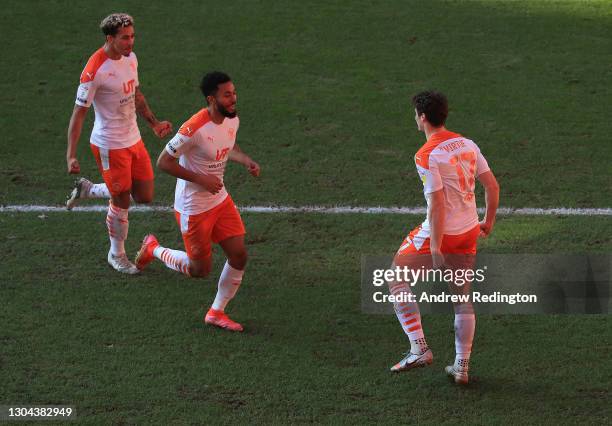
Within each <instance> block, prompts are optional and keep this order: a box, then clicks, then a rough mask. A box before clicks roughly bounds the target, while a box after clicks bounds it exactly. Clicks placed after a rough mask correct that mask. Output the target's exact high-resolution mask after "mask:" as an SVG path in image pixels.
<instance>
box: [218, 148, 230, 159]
mask: <svg viewBox="0 0 612 426" xmlns="http://www.w3.org/2000/svg"><path fill="white" fill-rule="evenodd" d="M229 150H230V149H229V148H223V149H222V150H217V156H216V157H215V158H216V160H217V161H220V160H223V159H224V158H225V157H227V153H228V152H229Z"/></svg>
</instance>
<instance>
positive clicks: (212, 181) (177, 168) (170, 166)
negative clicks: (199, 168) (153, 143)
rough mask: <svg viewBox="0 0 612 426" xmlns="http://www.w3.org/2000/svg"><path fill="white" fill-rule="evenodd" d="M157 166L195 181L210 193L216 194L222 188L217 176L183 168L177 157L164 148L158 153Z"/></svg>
mask: <svg viewBox="0 0 612 426" xmlns="http://www.w3.org/2000/svg"><path fill="white" fill-rule="evenodd" d="M157 167H158V168H159V169H160V170H162V171H163V172H166V173H168V174H169V175H171V176H174V177H177V178H179V179H183V180H188V181H189V182H193V183H197V184H198V185H200V186H202V187H204V189H206V190H207V191H208V192H210V193H211V194H216V193H217V192H219V191H221V189H222V188H223V183H222V182H221V180H220V179H219V178H218V177H217V176H214V175H207V174H201V173H195V172H192V171H191V170H188V169H186V168H184V167H183V166H181V165H180V164H179V163H178V159H177V158H175V157H173V156H172V155H170V154H168V152H167V151H166V150H165V149H164V150H163V151H162V152H161V154H159V158H158V159H157Z"/></svg>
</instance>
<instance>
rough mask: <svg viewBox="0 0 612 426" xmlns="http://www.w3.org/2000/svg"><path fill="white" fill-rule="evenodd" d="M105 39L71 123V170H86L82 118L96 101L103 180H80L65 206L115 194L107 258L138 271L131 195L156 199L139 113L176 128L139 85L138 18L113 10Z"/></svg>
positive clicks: (160, 129) (159, 131)
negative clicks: (130, 251)
mask: <svg viewBox="0 0 612 426" xmlns="http://www.w3.org/2000/svg"><path fill="white" fill-rule="evenodd" d="M100 28H101V29H102V33H103V34H104V36H105V43H104V46H102V47H101V48H100V49H98V50H97V51H96V52H95V53H94V54H93V55H92V56H91V57H90V58H89V61H87V65H85V69H84V70H83V72H82V74H81V81H80V85H79V88H78V91H77V97H76V102H75V103H76V105H75V106H74V109H73V111H72V116H71V117H70V124H69V125H68V148H67V152H66V162H67V166H68V173H70V174H78V173H80V172H81V167H80V165H79V161H78V160H77V158H76V151H77V144H78V142H79V138H80V137H81V130H82V128H83V122H84V121H85V116H86V115H87V111H89V107H90V106H91V105H92V104H93V106H94V110H95V113H96V118H95V122H94V126H93V130H92V132H91V138H90V143H91V151H92V152H93V154H94V157H95V159H96V162H97V164H98V168H99V170H100V173H101V174H102V178H103V179H104V183H99V184H93V183H92V182H90V181H89V180H87V179H85V178H81V179H79V180H77V181H76V183H75V187H74V189H73V190H72V193H71V194H70V196H69V197H68V201H67V202H66V207H67V208H68V209H69V210H70V209H72V208H73V207H74V206H75V205H76V204H77V203H78V202H79V201H80V200H81V199H83V198H110V199H111V201H110V203H109V207H108V214H107V216H106V224H107V228H108V234H109V238H110V245H111V247H110V250H109V252H108V263H109V264H110V265H111V266H112V267H113V268H115V269H116V270H117V271H119V272H123V273H127V274H136V273H138V269H137V268H136V267H135V266H134V264H132V263H131V262H130V261H129V260H128V258H127V256H126V254H125V247H124V242H125V240H126V239H127V235H128V209H129V207H130V199H131V198H133V199H134V201H136V202H138V203H149V202H151V201H152V199H153V168H152V167H151V160H150V158H149V153H148V152H147V149H146V148H145V146H144V143H143V142H142V139H141V137H140V131H139V130H138V124H137V122H136V113H138V114H139V115H140V116H141V117H142V118H144V119H145V120H146V121H147V123H148V124H149V126H151V129H153V132H154V133H155V135H156V136H158V137H159V138H163V137H165V136H166V135H168V134H170V132H172V124H171V123H170V122H168V121H159V120H157V118H155V115H154V114H153V112H152V111H151V109H150V108H149V105H148V104H147V101H146V99H145V97H144V95H143V94H142V92H141V91H140V84H139V80H138V60H137V59H136V55H135V54H134V52H133V51H132V49H133V47H134V38H135V34H134V19H133V18H132V17H131V16H130V15H127V14H125V13H113V14H112V15H109V16H107V17H106V18H104V20H103V21H102V23H101V24H100Z"/></svg>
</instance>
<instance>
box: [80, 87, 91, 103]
mask: <svg viewBox="0 0 612 426" xmlns="http://www.w3.org/2000/svg"><path fill="white" fill-rule="evenodd" d="M88 95H89V87H88V86H81V87H79V92H78V93H77V101H79V102H81V103H83V104H86V103H87V98H88Z"/></svg>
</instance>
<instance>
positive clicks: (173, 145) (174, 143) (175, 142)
mask: <svg viewBox="0 0 612 426" xmlns="http://www.w3.org/2000/svg"><path fill="white" fill-rule="evenodd" d="M184 143H185V140H184V139H183V138H180V137H178V138H174V139H172V140H171V141H170V142H168V145H166V146H167V147H168V149H169V150H170V151H172V152H173V153H175V154H176V153H177V152H178V151H177V149H178V147H179V146H181V145H183V144H184Z"/></svg>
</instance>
